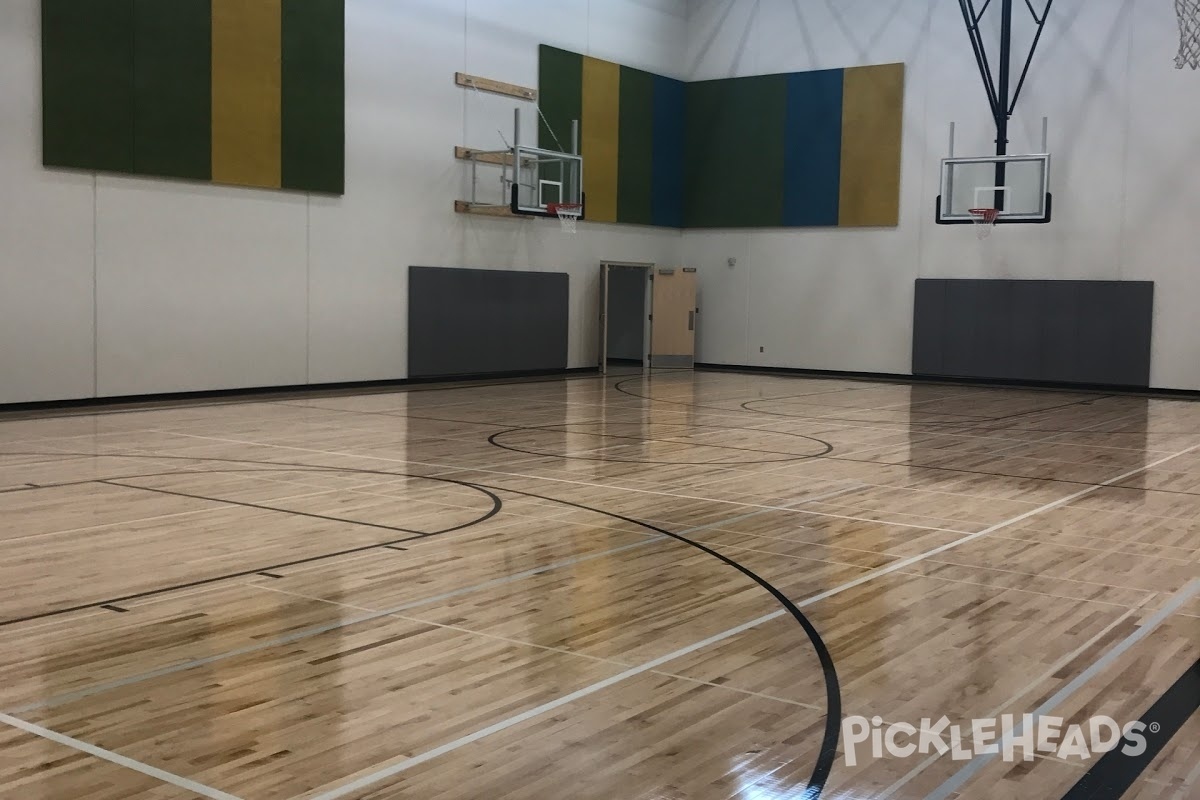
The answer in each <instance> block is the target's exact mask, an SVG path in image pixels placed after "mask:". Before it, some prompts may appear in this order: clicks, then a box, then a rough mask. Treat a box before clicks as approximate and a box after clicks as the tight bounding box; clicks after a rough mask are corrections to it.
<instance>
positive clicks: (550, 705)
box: [305, 444, 1200, 800]
mask: <svg viewBox="0 0 1200 800" xmlns="http://www.w3.org/2000/svg"><path fill="white" fill-rule="evenodd" d="M1198 449H1200V444H1196V445H1193V446H1191V447H1189V448H1187V449H1186V450H1181V451H1179V452H1178V453H1175V454H1173V455H1169V456H1166V457H1165V458H1161V459H1159V460H1157V461H1153V462H1151V463H1149V464H1145V465H1143V466H1141V467H1138V468H1137V469H1135V470H1131V471H1129V472H1126V473H1123V474H1121V475H1118V476H1117V477H1115V478H1110V479H1109V480H1107V481H1105V482H1104V483H1101V484H1097V485H1095V486H1089V487H1087V488H1085V489H1082V490H1080V491H1078V492H1074V493H1073V494H1070V495H1067V496H1066V497H1063V498H1060V499H1059V500H1055V501H1053V502H1051V503H1046V504H1045V505H1043V506H1040V507H1038V508H1035V509H1032V510H1031V511H1027V512H1025V513H1024V514H1019V515H1017V516H1015V517H1012V518H1011V519H1008V520H1005V521H1003V522H999V523H997V524H995V525H993V526H991V527H990V528H987V529H985V530H982V531H979V532H978V533H973V534H970V535H968V536H964V537H962V538H961V539H956V540H955V541H953V542H949V543H947V544H944V545H941V546H940V547H935V548H933V549H931V550H928V551H926V552H924V553H921V554H919V555H916V556H912V557H911V558H906V559H904V560H902V561H897V562H895V563H893V564H889V565H887V566H884V567H879V568H877V569H873V570H871V571H870V572H867V573H865V574H864V575H862V576H860V577H858V578H855V579H854V580H851V581H847V582H846V583H843V584H841V585H839V586H835V587H833V588H832V589H830V590H828V591H825V592H821V593H820V594H816V595H813V596H812V597H808V598H806V599H804V600H802V601H800V602H798V603H796V608H807V607H808V606H811V605H813V604H814V603H817V602H820V601H821V600H824V599H826V598H829V597H832V596H834V595H837V594H841V593H842V592H845V591H847V590H849V589H853V588H854V587H856V586H861V585H862V584H864V583H867V582H869V581H872V580H875V579H876V578H880V577H882V576H884V575H888V574H890V573H892V572H895V571H897V570H899V569H903V568H904V567H907V566H911V565H912V564H915V563H918V562H920V561H924V560H925V559H927V558H929V557H930V556H933V555H937V554H938V553H942V552H945V551H946V550H950V549H952V548H955V547H958V546H960V545H963V544H966V543H967V542H972V541H975V540H976V539H979V538H980V537H983V536H987V535H988V534H990V533H994V532H995V531H998V530H1001V529H1003V528H1006V527H1009V526H1012V525H1016V524H1017V523H1019V522H1022V521H1024V520H1026V519H1028V518H1029V517H1032V516H1034V515H1036V514H1041V513H1044V512H1046V511H1052V510H1054V509H1056V508H1059V507H1061V506H1063V505H1066V504H1067V503H1071V502H1073V501H1075V500H1078V499H1079V498H1081V497H1085V496H1087V495H1089V494H1091V493H1093V492H1095V491H1098V490H1099V489H1102V488H1105V487H1106V486H1111V485H1112V484H1114V483H1117V482H1118V481H1123V480H1126V479H1128V478H1131V477H1133V476H1134V475H1136V474H1138V473H1139V472H1142V471H1144V470H1148V469H1153V468H1154V467H1156V466H1158V465H1159V464H1162V463H1164V462H1166V461H1170V460H1171V459H1174V458H1179V457H1180V456H1184V455H1187V454H1188V453H1191V452H1193V451H1195V450H1198ZM1193 583H1194V584H1196V588H1197V589H1198V590H1200V579H1197V580H1195V581H1193ZM1184 601H1186V598H1184V600H1183V601H1181V603H1182V602H1184ZM787 613H788V612H787V611H786V610H785V609H780V610H778V611H775V612H772V613H770V614H766V615H764V616H762V617H759V618H758V619H754V620H751V621H749V622H745V623H742V624H741V625H738V626H737V627H734V628H729V629H728V630H726V631H722V632H721V633H718V634H715V635H713V636H710V637H709V638H707V639H705V640H703V641H701V642H696V643H695V644H691V645H688V646H686V647H683V648H681V649H680V650H676V651H675V652H673V653H668V654H667V655H665V656H660V657H659V658H656V659H654V660H653V661H648V662H646V663H644V664H641V665H639V666H636V667H633V668H631V669H628V670H626V671H625V672H622V673H620V674H618V675H614V676H612V677H610V678H606V679H604V680H603V681H600V682H598V683H594V684H592V685H590V686H585V687H584V688H582V689H579V690H576V691H574V692H571V693H570V694H567V695H563V696H562V697H559V698H558V699H556V700H551V701H549V702H547V703H543V704H542V705H540V706H537V707H536V708H531V709H529V710H527V711H524V712H522V713H520V714H517V715H515V716H512V717H509V718H508V719H504V720H500V721H499V722H496V723H494V724H492V725H489V726H488V727H486V728H482V729H480V730H478V731H475V732H474V733H470V734H468V735H466V736H463V737H461V738H459V739H455V740H454V741H452V742H447V743H446V744H443V745H441V746H439V747H436V748H434V749H432V750H427V751H426V752H424V753H421V754H420V755H417V756H412V757H409V758H404V759H401V760H399V761H396V762H394V763H392V764H391V765H390V766H387V767H383V768H382V769H379V770H376V771H374V772H371V773H367V774H364V775H361V776H360V777H358V778H356V779H354V780H352V781H350V782H349V783H346V784H343V785H342V786H339V787H335V788H333V789H330V790H329V791H326V792H324V793H321V794H316V795H306V796H305V797H306V800H336V799H337V798H339V797H343V796H345V795H347V794H350V793H351V792H355V791H358V790H359V789H362V788H364V787H366V786H370V785H371V784H374V783H377V782H379V781H381V780H385V779H387V778H390V777H393V776H395V775H398V774H399V773H401V772H404V771H405V770H408V769H411V768H412V767H415V766H418V765H419V764H423V763H425V762H426V761H429V760H431V759H434V758H437V757H438V756H441V755H444V754H446V753H449V752H452V751H454V750H457V749H459V748H460V747H464V746H466V745H468V744H471V743H473V742H476V741H478V740H480V739H483V738H485V737H487V736H491V735H492V734H493V733H499V732H500V731H503V730H506V729H508V728H511V727H512V726H513V725H517V724H520V723H521V722H525V721H526V720H529V719H532V718H534V717H537V716H540V715H542V714H544V713H546V712H547V711H552V710H554V709H556V708H559V707H561V706H563V705H566V704H568V703H571V702H573V701H575V700H578V699H579V698H582V697H586V696H588V695H590V694H593V693H595V692H598V691H600V690H601V689H606V688H608V687H609V686H612V685H614V684H617V683H620V682H621V681H624V680H626V679H628V678H632V677H635V676H637V675H640V674H642V673H644V672H647V671H649V670H652V669H656V668H657V667H659V666H661V665H663V664H665V663H667V662H669V661H672V660H674V659H676V658H680V657H682V656H684V655H688V654H690V653H693V652H695V651H697V650H701V649H703V648H705V647H708V646H709V645H711V644H715V643H716V642H720V641H724V640H725V639H728V638H730V637H731V636H736V635H738V634H740V633H743V632H745V631H747V630H750V629H752V628H755V627H757V626H759V625H761V624H763V623H765V622H769V621H771V620H774V619H778V618H779V617H781V616H783V615H784V614H787ZM1160 613H1161V612H1160ZM938 800H944V796H943V797H942V798H939V799H938Z"/></svg>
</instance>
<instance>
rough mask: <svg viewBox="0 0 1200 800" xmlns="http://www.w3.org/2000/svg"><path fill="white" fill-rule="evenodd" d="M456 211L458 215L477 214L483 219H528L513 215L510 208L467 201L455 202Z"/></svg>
mask: <svg viewBox="0 0 1200 800" xmlns="http://www.w3.org/2000/svg"><path fill="white" fill-rule="evenodd" d="M454 211H455V213H458V214H476V215H478V216H481V217H509V218H512V219H528V217H525V216H524V215H522V214H514V213H512V209H510V208H509V207H508V206H493V205H485V204H483V203H472V202H469V201H467V200H455V201H454Z"/></svg>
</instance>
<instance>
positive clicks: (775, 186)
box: [585, 75, 787, 228]
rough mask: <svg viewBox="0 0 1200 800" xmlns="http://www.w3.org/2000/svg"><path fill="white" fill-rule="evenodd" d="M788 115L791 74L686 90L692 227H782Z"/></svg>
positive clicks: (687, 209)
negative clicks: (789, 78) (788, 85)
mask: <svg viewBox="0 0 1200 800" xmlns="http://www.w3.org/2000/svg"><path fill="white" fill-rule="evenodd" d="M786 112H787V76H786V75H763V76H758V77H752V78H732V79H729V80H717V81H701V82H698V83H689V84H687V111H686V119H687V131H686V141H685V145H684V149H685V153H686V160H685V170H686V172H685V176H684V185H685V192H684V194H685V200H684V203H685V205H684V220H685V224H686V226H687V227H689V228H718V227H719V228H741V227H772V226H780V225H782V224H783V175H784V157H783V156H784V130H785V119H786V116H787V113H786ZM585 169H586V165H585Z"/></svg>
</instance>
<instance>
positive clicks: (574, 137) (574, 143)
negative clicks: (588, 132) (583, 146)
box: [571, 119, 579, 156]
mask: <svg viewBox="0 0 1200 800" xmlns="http://www.w3.org/2000/svg"><path fill="white" fill-rule="evenodd" d="M571 155H573V156H577V155H579V120H577V119H573V120H571Z"/></svg>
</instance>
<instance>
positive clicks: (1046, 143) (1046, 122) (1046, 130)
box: [1042, 117, 1050, 153]
mask: <svg viewBox="0 0 1200 800" xmlns="http://www.w3.org/2000/svg"><path fill="white" fill-rule="evenodd" d="M1042 152H1043V153H1049V152H1050V118H1049V117H1042Z"/></svg>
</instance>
